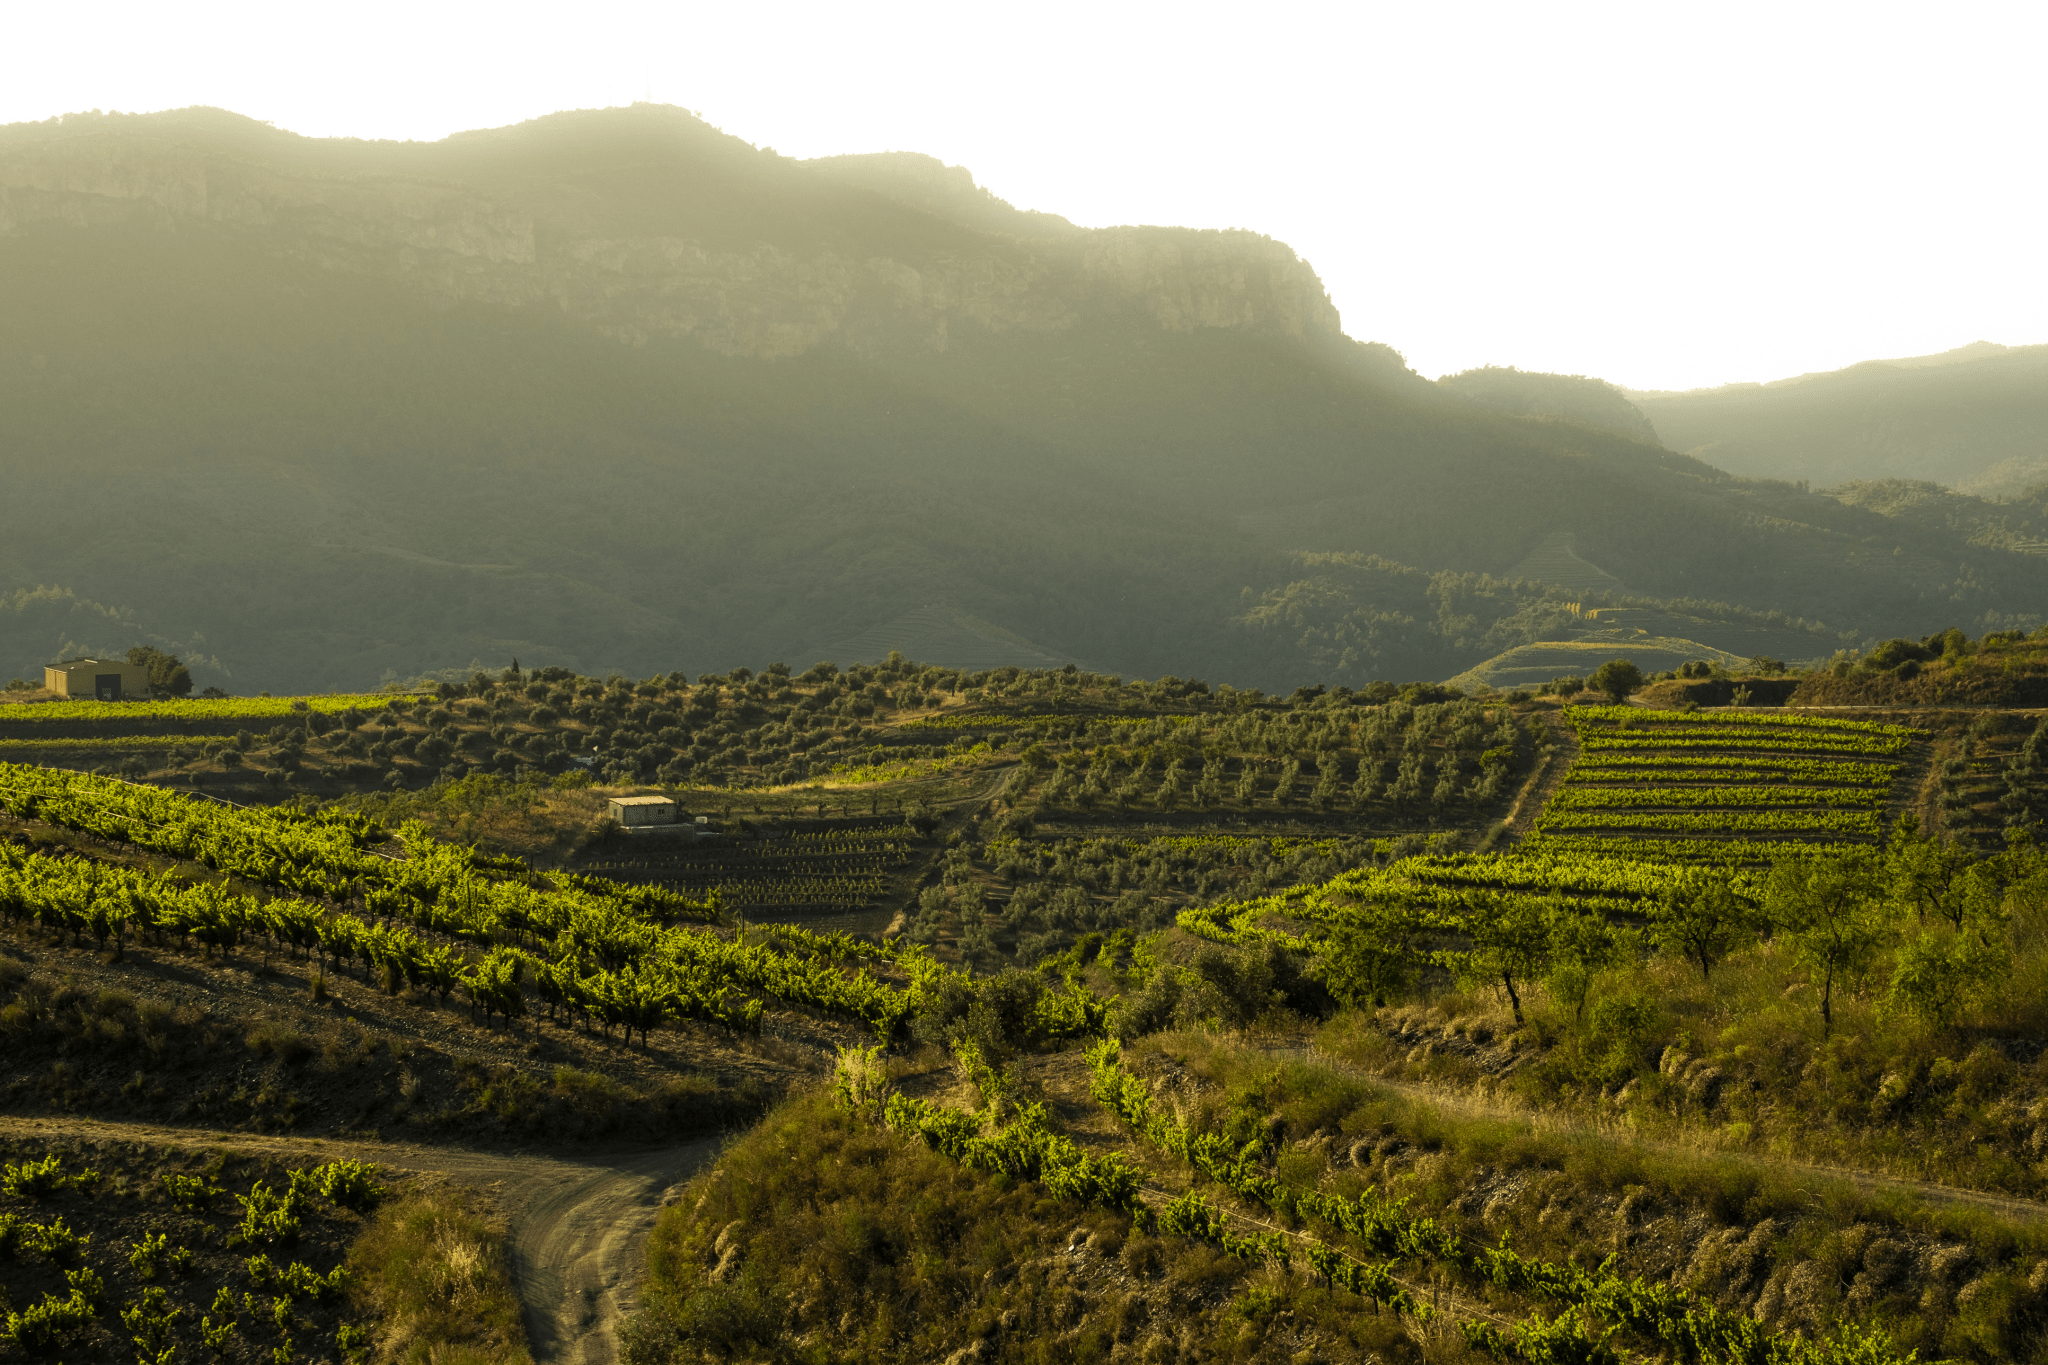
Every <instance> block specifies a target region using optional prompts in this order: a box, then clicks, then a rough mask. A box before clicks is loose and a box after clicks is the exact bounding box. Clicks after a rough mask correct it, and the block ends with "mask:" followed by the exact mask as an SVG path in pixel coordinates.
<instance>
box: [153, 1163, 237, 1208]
mask: <svg viewBox="0 0 2048 1365" xmlns="http://www.w3.org/2000/svg"><path fill="white" fill-rule="evenodd" d="M163 1182H164V1190H165V1192H166V1193H168V1194H169V1195H170V1197H171V1202H172V1203H173V1204H176V1205H177V1206H178V1207H179V1208H183V1209H191V1210H193V1211H195V1212H202V1213H203V1212H204V1211H206V1210H207V1209H210V1208H212V1207H213V1201H214V1200H216V1199H218V1198H220V1197H221V1196H222V1195H224V1194H226V1193H227V1191H226V1190H224V1189H222V1188H221V1187H220V1186H218V1185H210V1184H208V1183H207V1182H206V1180H205V1178H204V1177H202V1176H196V1175H173V1174H171V1173H170V1172H168V1171H167V1172H165V1173H164V1177H163Z"/></svg>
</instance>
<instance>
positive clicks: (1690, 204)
mask: <svg viewBox="0 0 2048 1365" xmlns="http://www.w3.org/2000/svg"><path fill="white" fill-rule="evenodd" d="M7 28H8V46H9V48H10V50H11V51H12V53H13V60H12V61H10V62H9V63H8V68H9V69H8V71H7V75H6V79H5V80H4V82H0V123H4V122H13V121H18V120H26V119H42V118H47V117H49V116H51V115H53V114H58V113H63V112H67V111H71V110H82V109H93V108H98V109H118V110H123V111H136V110H153V109H164V108H175V107H179V106H183V105H190V104H213V105H220V106H223V107H225V108H229V109H233V110H235V111H237V112H239V113H243V114H247V115H249V116H251V117H254V118H260V119H268V120H270V121H271V122H273V123H276V124H277V125H278V126H280V127H283V128H289V129H292V130H294V131H297V132H301V133H307V134H314V135H325V134H346V135H355V136H360V137H388V138H438V137H441V136H443V135H445V134H447V133H449V132H453V131H456V130H459V129H464V128H476V127H489V126H495V125H499V124H504V123H511V122H515V121H517V120H520V119H525V118H531V117H534V116H536V115H540V114H545V113H549V112H552V111H554V110H557V109H566V108H583V107H591V106H601V105H612V104H624V103H629V102H631V101H632V100H635V99H639V98H642V97H644V96H645V95H647V94H648V93H650V92H651V93H652V95H653V97H654V99H656V100H658V101H661V102H664V103H673V104H680V105H683V106H685V107H687V108H690V109H694V110H697V111H698V112H700V113H702V114H703V115H704V116H705V117H706V118H707V119H709V120H710V121H711V122H713V123H715V124H717V125H719V126H720V127H722V128H723V129H725V130H726V131H727V132H729V133H734V134H737V135H738V136H740V137H743V138H745V139H746V140H748V141H750V142H753V143H756V144H760V145H765V146H773V147H775V148H777V149H778V150H779V151H781V152H782V153H783V154H784V155H788V156H800V157H810V156H822V155H829V154H833V153H839V152H863V151H880V150H890V149H896V150H912V151H922V152H929V153H931V154H933V155H935V156H938V157H941V158H943V159H945V160H946V161H948V162H953V163H956V164H960V165H965V166H967V167H969V168H970V169H972V171H973V172H974V174H975V177H976V178H977V179H978V180H979V181H980V182H981V183H983V184H985V185H987V186H988V187H990V188H991V189H993V190H994V191H995V192H996V193H997V194H1000V195H1001V196H1003V197H1004V198H1005V199H1008V200H1009V201H1010V202H1012V203H1014V204H1016V205H1018V206H1019V207H1024V208H1035V209H1044V210H1048V211H1050V212H1054V213H1060V214H1064V215H1066V216H1067V217H1069V218H1071V219H1073V220H1074V221H1076V222H1078V223H1083V224H1087V225H1091V226H1097V225H1104V224H1111V223H1132V222H1143V223H1175V224H1185V225H1189V226H1197V227H1248V228H1254V229H1257V230H1258V231H1261V232H1266V233H1269V234H1271V235H1272V236H1274V237H1277V238H1280V239H1281V240H1283V241H1285V242H1287V243H1289V244H1290V245H1292V246H1293V247H1294V248H1295V249H1296V250H1297V251H1299V252H1300V253H1301V254H1302V255H1303V256H1304V257H1306V258H1307V259H1308V260H1309V261H1310V262H1311V263H1312V264H1313V265H1314V266H1315V267H1316V269H1317V270H1318V271H1319V272H1320V273H1321V275H1322V278H1323V280H1324V282H1325V284H1326V285H1327V286H1328V287H1329V290H1330V294H1331V296H1332V297H1333V298H1334V299H1335V300H1336V303H1337V306H1338V308H1339V309H1341V310H1342V312H1343V315H1344V325H1345V330H1346V331H1348V332H1350V333H1351V334H1352V335H1353V336H1356V337H1360V338H1363V339H1367V340H1375V341H1385V342H1387V343H1389V344H1391V345H1393V346H1394V347H1396V348H1398V349H1399V350H1401V351H1402V352H1403V353H1404V354H1405V355H1406V356H1407V357H1408V359H1409V361H1410V363H1411V364H1413V365H1414V366H1415V367H1416V368H1417V369H1418V370H1420V371H1422V372H1423V373H1424V374H1429V375H1436V374H1441V373H1444V372H1447V371H1454V370H1460V369H1465V368H1467V367H1470V366H1475V365H1485V364H1499V365H1519V366H1521V367H1522V368H1524V369H1537V370H1553V371H1560V372H1564V373H1584V374H1595V375H1600V376H1602V377H1605V378H1607V379H1611V380H1613V381H1615V382H1617V383H1621V384H1626V385H1630V386H1634V387H1641V388H1687V387H1694V386H1699V385H1707V384H1718V383H1723V382H1726V381H1729V380H1747V379H1772V378H1778V377H1782V376H1785V375H1791V374H1797V373H1801V372H1804V371H1808V370H1818V369H1832V368H1835V367H1838V366H1841V365H1845V364H1850V363H1853V362H1855V361H1858V360H1864V359H1870V358H1873V357H1881V356H1902V355H1916V354H1925V353H1929V352H1933V351H1940V350H1946V349H1948V348H1950V347H1953V346H1958V345H1962V344H1964V343H1967V342H1970V341H1975V340H1978V339H1985V340H1991V341H2001V342H2005V343H2007V344H2012V345H2018V344H2024V343H2032V342H2042V341H2048V267H2044V265H2043V261H2044V255H2048V253H2044V252H2043V251H2042V249H2041V245H2040V244H2041V240H2042V234H2043V219H2044V216H2048V215H2044V208H2048V176H2043V175H2042V173H2041V145H2042V140H2041V139H2042V132H2043V122H2044V120H2043V112H2044V111H2043V95H2042V92H2043V90H2044V89H2048V86H2044V85H2043V82H2042V81H2041V79H2040V70H2039V61H2040V54H2041V52H2042V51H2043V50H2044V39H2048V7H2044V6H2041V5H2039V4H2035V3H2029V4H2006V5H1970V4H1953V3H1951V4H1941V5H1927V4H1920V5H1914V6H1911V7H1907V6H1903V5H1884V4H1875V3H1867V2H1866V3H1856V4H1837V5H1800V4H1788V3H1785V2H1784V0H1775V2H1774V3H1769V4H1730V3H1714V4H1704V3H1693V4H1688V5H1682V6H1681V5H1675V4H1665V3H1652V2H1650V0H1633V2H1632V3H1626V4H1568V3H1548V4H1529V3H1526V0H1523V2H1521V3H1513V4H1498V3H1471V2H1469V0H1461V2H1459V3H1449V2H1448V0H1446V2H1444V3H1428V2H1427V0H1424V2H1423V3H1416V2H1415V0H1407V2H1406V3H1401V4H1398V5H1395V4H1373V3H1351V4H1276V3H1267V4H1259V5H1251V4H1235V5H1228V6H1218V5H1203V4H1197V3H1176V4H1142V5H1141V4H1115V3H1103V2H1102V0H1095V2H1094V3H1068V0H1038V3H1033V4H1028V5H1021V6H1020V5H965V4H961V3H959V0H949V2H948V3H939V4H885V3H869V4H847V3H844V0H839V2H837V3H831V4H815V3H808V2H806V3H780V4H725V5H719V6H708V5H696V4H689V3H678V4H649V3H633V2H631V0H582V3H578V4H575V5H567V4H554V5H547V6H537V5H514V4H498V5H475V4H435V3H431V0H428V2H426V3H421V0H408V2H407V3H389V2H388V0H350V3H347V4H340V3H335V2H334V0H314V2H312V3H301V4H278V3H276V0H266V2H265V3H262V4H224V3H205V2H204V0H189V2H188V3H183V4H173V5H167V4H163V3H161V0H149V3H143V4H138V3H133V2H132V0H116V2H115V3H102V4H95V5H65V4H56V5H35V6H30V5H26V4H16V5H10V6H8V8H7Z"/></svg>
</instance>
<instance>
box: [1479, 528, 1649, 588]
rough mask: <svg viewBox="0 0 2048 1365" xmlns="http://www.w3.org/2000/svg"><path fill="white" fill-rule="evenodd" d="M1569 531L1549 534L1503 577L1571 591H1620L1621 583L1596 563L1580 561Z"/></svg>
mask: <svg viewBox="0 0 2048 1365" xmlns="http://www.w3.org/2000/svg"><path fill="white" fill-rule="evenodd" d="M1573 546H1574V539H1573V536H1572V533H1571V532H1569V531H1552V532H1551V533H1550V534H1549V535H1547V536H1545V537H1543V540H1542V542H1541V543H1540V544H1538V545H1537V546H1536V548H1535V549H1533V550H1531V551H1530V552H1529V553H1528V554H1527V555H1525V556H1524V557H1523V558H1522V560H1521V562H1520V563H1518V564H1516V565H1515V566H1514V567H1513V568H1512V569H1509V570H1508V571H1507V572H1506V573H1505V574H1503V575H1501V576H1502V577H1503V578H1533V579H1535V580H1536V581H1537V582H1539V583H1555V584H1557V586H1559V587H1560V588H1569V589H1570V590H1571V591H1573V592H1621V591H1623V590H1624V589H1623V588H1622V583H1621V580H1620V579H1618V578H1616V577H1615V576H1614V575H1613V574H1611V573H1609V572H1607V570H1605V569H1603V568H1601V567H1600V566H1599V565H1597V564H1589V563H1587V562H1586V561H1585V560H1583V559H1580V558H1579V556H1578V553H1577V551H1576V550H1575V549H1574V547H1573Z"/></svg>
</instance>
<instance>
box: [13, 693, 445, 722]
mask: <svg viewBox="0 0 2048 1365" xmlns="http://www.w3.org/2000/svg"><path fill="white" fill-rule="evenodd" d="M411 700H412V698H410V697H403V696H399V695H397V694H394V693H390V692H364V693H344V694H335V695H331V696H324V697H201V698H196V699H190V700H179V701H124V702H104V701H49V702H36V703H34V704H32V705H25V706H0V727H5V728H6V729H13V728H15V727H22V728H28V727H32V726H36V725H48V724H54V723H57V722H70V721H81V720H88V721H99V722H106V723H110V724H113V723H119V722H122V721H144V720H251V721H260V720H281V719H283V718H284V717H286V716H290V715H294V714H297V713H299V712H301V711H318V712H320V713H322V714H324V715H330V716H332V715H340V714H341V713H342V712H343V711H351V710H353V711H381V710H383V709H384V708H386V707H388V706H390V705H391V703H392V702H394V701H411Z"/></svg>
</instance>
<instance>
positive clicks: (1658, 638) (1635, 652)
mask: <svg viewBox="0 0 2048 1365" xmlns="http://www.w3.org/2000/svg"><path fill="white" fill-rule="evenodd" d="M1609 659H1628V660H1630V661H1631V662H1633V663H1634V664H1635V666H1636V667H1637V668H1640V669H1642V670H1643V672H1645V673H1664V672H1669V671H1671V670H1673V669H1676V668H1677V667H1678V666H1679V665H1680V664H1685V663H1691V662H1692V661H1693V660H1695V659H1705V660H1707V661H1708V662H1709V663H1718V664H1720V665H1721V666H1722V667H1724V668H1741V667H1744V666H1745V665H1746V662H1747V661H1746V660H1744V659H1741V658H1739V657H1737V656H1736V655H1733V654H1730V653H1729V652H1728V651H1727V650H1725V649H1715V648H1714V647H1713V646H1712V645H1703V644H1701V643H1700V642H1699V641H1697V640H1685V639H1680V638H1677V637H1675V636H1669V635H1633V636H1624V635H1623V634H1622V633H1621V632H1619V631H1616V632H1612V633H1609V632H1605V631H1603V632H1601V633H1600V635H1599V636H1597V637H1595V638H1593V639H1587V640H1549V641H1544V642H1542V643H1540V644H1533V645H1517V646H1516V647H1515V648H1513V649H1511V650H1509V651H1507V652H1506V653H1505V654H1496V655H1494V656H1493V657H1492V658H1491V659H1488V660H1487V661H1486V662H1485V663H1483V664H1476V665H1474V666H1473V667H1471V668H1468V669H1466V670H1465V671H1464V672H1463V673H1460V674H1459V675H1458V676H1457V677H1455V678H1451V679H1449V680H1448V685H1449V686H1452V687H1460V688H1464V689H1465V690H1466V691H1474V690H1476V689H1478V688H1480V687H1497V688H1502V689H1506V688H1513V687H1534V686H1536V685H1538V684H1540V683H1547V682H1549V681H1550V680H1551V679H1552V678H1561V677H1564V676H1567V675H1570V674H1576V675H1578V676H1580V677H1584V676H1585V675H1586V674H1588V673H1591V672H1592V671H1593V670H1594V669H1596V668H1598V667H1600V665H1602V664H1604V663H1606V662H1607V661H1608V660H1609Z"/></svg>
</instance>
